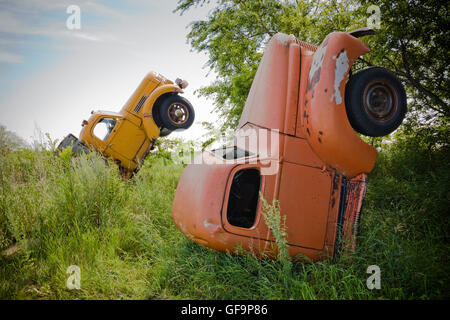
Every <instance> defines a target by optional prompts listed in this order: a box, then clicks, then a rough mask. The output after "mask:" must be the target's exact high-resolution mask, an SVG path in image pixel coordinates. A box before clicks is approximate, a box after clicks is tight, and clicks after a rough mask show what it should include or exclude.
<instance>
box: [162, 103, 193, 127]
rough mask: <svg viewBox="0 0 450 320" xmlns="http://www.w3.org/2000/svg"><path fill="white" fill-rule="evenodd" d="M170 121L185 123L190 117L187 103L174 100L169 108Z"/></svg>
mask: <svg viewBox="0 0 450 320" xmlns="http://www.w3.org/2000/svg"><path fill="white" fill-rule="evenodd" d="M167 114H168V116H169V119H170V121H172V122H173V123H174V124H176V125H182V124H185V123H186V122H187V121H188V119H189V110H188V108H187V106H186V105H184V104H182V103H179V102H174V103H172V104H171V105H170V106H169V108H168V109H167Z"/></svg>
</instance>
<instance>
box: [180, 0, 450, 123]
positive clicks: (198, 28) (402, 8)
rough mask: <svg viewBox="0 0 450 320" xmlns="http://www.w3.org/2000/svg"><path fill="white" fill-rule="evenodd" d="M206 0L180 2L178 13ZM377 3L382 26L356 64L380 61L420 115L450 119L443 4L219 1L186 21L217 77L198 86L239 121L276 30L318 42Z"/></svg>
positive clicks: (359, 22) (359, 20)
mask: <svg viewBox="0 0 450 320" xmlns="http://www.w3.org/2000/svg"><path fill="white" fill-rule="evenodd" d="M209 2H210V1H207V0H180V1H179V2H178V6H177V8H176V9H175V12H178V13H180V14H183V13H184V12H185V11H186V10H190V9H192V8H194V7H196V6H199V5H200V6H202V5H207V4H209ZM373 4H375V5H378V6H379V7H380V9H381V29H379V30H377V31H378V33H377V35H375V36H372V37H366V38H365V39H364V41H366V42H367V43H368V44H369V45H370V46H371V48H372V51H371V53H370V54H368V55H367V56H365V57H364V59H363V60H362V61H361V62H359V63H357V64H356V65H355V68H356V69H359V68H361V67H363V66H367V65H378V66H383V67H386V68H388V69H391V70H392V71H394V72H395V73H396V74H397V76H398V77H399V78H400V79H402V80H403V82H404V84H405V86H406V89H407V92H408V97H409V101H410V103H409V104H410V106H411V110H413V111H415V112H418V113H419V114H421V115H422V118H424V119H425V118H427V119H428V120H429V119H430V118H431V119H433V120H436V119H439V120H440V121H444V122H447V121H448V117H449V88H450V86H449V65H448V61H449V51H448V47H449V36H448V32H446V26H447V25H449V18H448V16H449V15H448V5H447V4H446V3H445V2H439V1H423V2H422V1H414V0H402V1H390V0H382V1H372V0H370V1H364V2H363V3H360V2H359V1H352V0H343V1H336V0H335V1H297V2H293V1H283V2H280V1H275V0H245V1H243V0H217V1H216V4H215V6H214V8H213V9H212V10H211V11H210V13H209V16H208V19H207V20H204V21H194V22H192V23H191V24H190V32H189V34H188V40H189V42H190V43H191V45H192V47H193V48H194V49H195V50H197V51H201V52H206V53H207V54H208V55H209V60H208V67H209V68H210V69H211V70H214V71H215V72H216V74H217V75H218V78H217V80H215V81H214V82H213V83H212V84H210V85H208V86H205V87H203V88H201V89H200V90H199V92H198V93H199V94H200V95H202V96H206V97H210V98H213V99H214V103H215V106H216V108H215V111H216V112H218V114H219V116H220V119H221V120H222V122H223V123H222V127H223V128H224V129H226V128H234V127H236V125H237V123H238V120H239V117H240V115H241V112H242V109H243V107H244V104H245V100H246V97H247V94H248V92H249V90H250V87H251V83H252V80H253V77H254V75H255V73H256V69H257V67H258V63H259V61H260V59H261V56H262V52H263V49H264V46H265V45H266V43H267V42H268V40H269V39H270V37H271V36H272V35H274V34H275V33H276V32H283V33H288V34H294V35H295V36H296V37H298V38H299V39H301V40H304V41H307V42H310V43H313V44H316V45H318V44H320V42H321V41H322V40H323V39H324V38H325V36H326V35H327V34H328V33H330V32H332V31H350V30H353V29H356V28H360V27H364V26H366V25H367V18H368V17H369V16H370V12H369V13H368V12H367V8H368V7H369V6H370V5H373Z"/></svg>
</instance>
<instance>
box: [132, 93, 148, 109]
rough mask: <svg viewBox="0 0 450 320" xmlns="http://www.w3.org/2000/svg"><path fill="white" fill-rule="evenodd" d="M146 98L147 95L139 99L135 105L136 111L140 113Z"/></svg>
mask: <svg viewBox="0 0 450 320" xmlns="http://www.w3.org/2000/svg"><path fill="white" fill-rule="evenodd" d="M146 99H147V96H142V98H141V99H140V100H139V102H138V104H137V105H136V107H134V112H136V113H139V111H140V110H141V108H142V105H143V104H144V102H145V100H146Z"/></svg>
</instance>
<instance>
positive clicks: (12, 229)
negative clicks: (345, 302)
mask: <svg viewBox="0 0 450 320" xmlns="http://www.w3.org/2000/svg"><path fill="white" fill-rule="evenodd" d="M408 152H411V151H408V150H402V149H401V148H398V149H395V148H393V149H392V150H390V152H389V153H382V154H381V155H380V158H379V160H378V162H377V166H376V169H375V171H374V172H373V173H372V174H371V175H370V179H369V188H368V193H367V197H366V201H365V205H364V210H363V214H362V220H361V230H360V236H359V237H358V249H357V252H356V253H355V254H352V255H346V256H342V257H340V258H339V259H337V260H335V261H332V260H328V261H323V262H319V263H314V264H313V263H296V264H292V263H290V261H286V257H284V256H283V255H282V254H281V255H280V254H279V257H280V259H279V260H278V261H272V260H268V259H256V258H254V257H253V256H252V255H250V254H247V253H244V252H243V253H242V255H231V254H226V253H221V252H216V251H213V250H210V249H207V248H204V247H202V246H199V245H197V244H195V243H193V242H191V241H189V240H188V239H187V238H186V237H185V236H184V235H183V234H182V233H181V232H180V231H178V229H177V228H176V227H175V225H174V224H173V222H172V218H171V207H172V200H173V197H174V193H175V188H176V186H177V182H178V179H179V176H180V174H181V172H182V170H183V167H182V166H181V165H177V164H174V163H171V162H170V161H166V160H164V159H159V158H154V157H149V158H148V159H147V160H146V161H145V163H144V165H143V167H142V169H141V170H140V171H139V173H138V174H137V175H136V176H135V177H134V178H133V179H132V180H130V181H124V180H122V179H121V178H120V177H119V175H118V170H117V168H116V167H115V166H114V165H113V164H110V165H109V166H105V162H104V161H103V160H102V159H100V158H99V157H98V156H95V155H92V156H89V157H86V156H85V157H80V158H72V157H71V156H70V154H69V153H63V154H62V156H61V157H60V158H58V157H54V156H53V153H52V152H50V151H30V150H22V151H17V152H15V153H9V154H3V155H0V157H1V158H0V170H1V171H0V192H1V193H0V194H1V202H0V210H1V211H0V248H1V249H2V250H4V249H6V248H8V247H11V246H12V245H13V244H14V243H18V244H21V245H22V249H21V250H20V251H19V252H17V253H16V254H13V255H11V256H3V255H1V256H0V298H2V299H186V298H189V299H448V298H449V296H450V295H449V290H448V284H447V283H448V280H449V277H448V262H449V261H448V254H449V241H448V235H447V232H448V230H449V228H448V227H449V225H448V213H447V208H448V201H449V193H448V192H449V188H448V187H449V185H448V184H449V172H448V171H449V170H448V166H447V163H448V161H447V162H445V159H447V158H446V157H447V153H445V152H444V153H443V154H440V155H437V156H436V157H437V158H436V159H434V160H433V159H431V160H430V159H428V158H426V157H428V155H427V153H426V152H424V153H423V155H424V156H421V155H420V150H419V151H417V150H415V152H418V153H419V154H418V155H417V157H418V158H412V157H410V156H408ZM442 159H444V161H443V160H442ZM447 160H448V159H447ZM420 161H423V163H422V164H420ZM424 168H425V169H424ZM274 209H275V210H274ZM267 210H268V212H272V218H273V219H275V220H272V222H273V225H274V228H275V229H274V230H277V228H278V230H279V229H280V228H279V227H280V225H282V221H281V220H280V217H279V216H276V213H277V210H276V208H274V207H272V208H270V206H268V207H267ZM268 218H270V216H269V217H268ZM277 219H278V220H277ZM279 231H280V232H281V233H280V237H279V238H280V239H279V245H280V246H281V248H282V247H283V243H284V242H283V236H282V235H283V233H282V230H279ZM280 251H281V253H282V251H283V250H280ZM70 265H78V266H79V267H80V269H81V289H80V290H68V289H67V288H66V280H67V278H68V277H69V275H68V274H66V270H67V268H68V267H69V266H70ZM369 265H378V266H380V268H381V290H369V289H367V287H366V279H367V277H368V276H369V274H367V273H366V270H367V267H368V266H369Z"/></svg>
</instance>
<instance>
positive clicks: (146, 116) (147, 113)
mask: <svg viewBox="0 0 450 320" xmlns="http://www.w3.org/2000/svg"><path fill="white" fill-rule="evenodd" d="M142 116H143V117H144V118H153V117H152V114H151V113H149V112H144V113H143V114H142Z"/></svg>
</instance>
